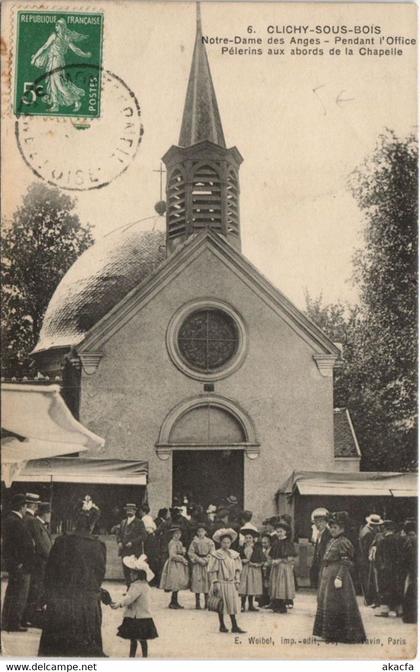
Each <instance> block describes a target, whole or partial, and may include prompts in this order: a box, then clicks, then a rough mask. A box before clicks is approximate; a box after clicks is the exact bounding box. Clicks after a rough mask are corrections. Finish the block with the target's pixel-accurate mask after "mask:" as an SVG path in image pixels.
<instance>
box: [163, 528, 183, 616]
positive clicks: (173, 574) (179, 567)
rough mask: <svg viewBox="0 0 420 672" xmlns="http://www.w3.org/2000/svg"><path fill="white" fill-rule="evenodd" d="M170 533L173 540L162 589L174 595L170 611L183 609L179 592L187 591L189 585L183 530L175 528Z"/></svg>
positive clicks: (164, 570) (164, 568)
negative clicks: (182, 537) (179, 600)
mask: <svg viewBox="0 0 420 672" xmlns="http://www.w3.org/2000/svg"><path fill="white" fill-rule="evenodd" d="M169 532H170V533H171V535H172V539H171V540H170V542H169V544H168V559H167V560H166V562H165V564H164V566H163V570H162V576H161V578H160V588H162V589H163V590H164V591H165V592H166V593H172V596H171V601H170V603H169V609H183V608H184V607H183V606H182V605H180V604H179V602H178V591H180V590H186V589H187V588H188V585H189V571H188V560H187V558H186V557H185V553H186V549H185V546H183V544H182V541H181V535H182V531H181V528H179V527H176V526H174V527H171V529H170V530H169Z"/></svg>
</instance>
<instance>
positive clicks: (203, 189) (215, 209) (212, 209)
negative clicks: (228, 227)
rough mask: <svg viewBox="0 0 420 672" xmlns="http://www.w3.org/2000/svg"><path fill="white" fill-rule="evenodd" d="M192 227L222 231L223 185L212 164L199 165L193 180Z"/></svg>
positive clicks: (198, 229)
mask: <svg viewBox="0 0 420 672" xmlns="http://www.w3.org/2000/svg"><path fill="white" fill-rule="evenodd" d="M191 214H192V228H193V230H194V231H200V230H202V229H211V230H214V231H218V232H220V231H222V185H221V180H220V176H219V174H218V173H217V171H216V170H215V169H214V168H212V167H211V166H199V167H197V168H196V170H195V171H194V176H193V180H192V213H191Z"/></svg>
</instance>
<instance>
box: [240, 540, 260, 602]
mask: <svg viewBox="0 0 420 672" xmlns="http://www.w3.org/2000/svg"><path fill="white" fill-rule="evenodd" d="M241 534H242V535H243V537H244V543H243V546H241V550H240V556H241V561H242V572H241V583H240V586H239V594H240V596H241V610H242V611H245V606H246V600H247V598H248V608H249V611H258V608H257V607H255V606H254V597H260V596H261V595H262V593H263V574H262V567H263V564H264V562H265V556H264V554H263V552H262V548H261V546H260V544H259V543H258V538H259V536H260V535H259V533H258V531H257V530H255V529H254V527H242V528H241Z"/></svg>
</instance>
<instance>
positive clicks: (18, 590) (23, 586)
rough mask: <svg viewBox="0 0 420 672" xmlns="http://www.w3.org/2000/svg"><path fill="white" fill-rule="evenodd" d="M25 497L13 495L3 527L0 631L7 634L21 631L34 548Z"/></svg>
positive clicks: (23, 629) (24, 629)
mask: <svg viewBox="0 0 420 672" xmlns="http://www.w3.org/2000/svg"><path fill="white" fill-rule="evenodd" d="M25 512H26V497H25V495H14V497H13V498H12V502H11V511H10V513H9V514H8V516H7V517H6V520H5V522H4V526H3V555H4V559H5V565H6V569H7V572H8V575H9V577H8V584H7V588H6V595H5V597H4V604H3V613H2V629H3V630H7V631H8V632H25V631H26V628H25V627H23V625H22V619H23V612H24V609H25V607H26V602H27V599H28V593H29V586H30V582H31V568H32V560H33V554H34V545H33V543H32V538H31V535H30V534H29V532H28V530H27V528H26V526H25V524H24V521H23V519H24V515H25Z"/></svg>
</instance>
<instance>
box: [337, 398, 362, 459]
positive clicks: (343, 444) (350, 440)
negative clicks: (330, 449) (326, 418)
mask: <svg viewBox="0 0 420 672" xmlns="http://www.w3.org/2000/svg"><path fill="white" fill-rule="evenodd" d="M361 455H362V453H361V451H360V448H359V443H358V441H357V437H356V432H355V431H354V427H353V423H352V421H351V417H350V413H349V411H348V409H347V408H335V409H334V457H355V458H359V457H361Z"/></svg>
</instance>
